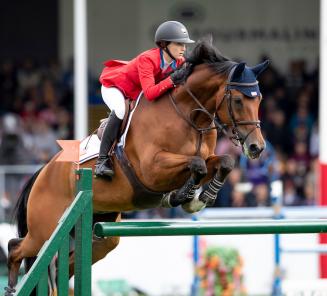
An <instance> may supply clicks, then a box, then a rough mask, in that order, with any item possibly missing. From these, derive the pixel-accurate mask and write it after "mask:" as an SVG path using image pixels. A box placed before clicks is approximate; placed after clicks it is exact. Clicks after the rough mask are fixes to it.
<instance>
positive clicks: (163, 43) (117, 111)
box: [95, 21, 194, 177]
mask: <svg viewBox="0 0 327 296" xmlns="http://www.w3.org/2000/svg"><path fill="white" fill-rule="evenodd" d="M154 40H155V43H156V45H157V48H152V49H149V50H147V51H145V52H143V53H141V54H139V55H138V56H137V57H136V58H134V59H133V60H132V61H130V62H124V61H118V60H114V61H108V62H106V63H105V66H106V67H105V68H104V69H103V71H102V73H101V76H100V82H101V84H102V87H101V93H102V98H103V100H104V102H105V103H106V105H107V106H108V107H109V109H110V110H111V113H110V115H109V117H108V123H107V125H106V127H105V130H104V132H103V136H102V141H101V146H100V152H99V157H98V159H97V162H96V165H95V174H96V176H109V177H111V176H113V175H114V170H113V163H112V160H111V158H110V157H109V156H108V153H109V151H110V149H111V147H112V145H113V144H114V142H115V140H116V138H117V137H118V134H119V131H120V126H121V123H122V121H123V118H124V115H125V98H127V99H130V100H136V99H137V97H138V95H139V94H140V92H141V91H143V94H144V97H145V98H146V99H148V100H149V101H153V100H155V99H156V98H158V97H159V96H160V95H162V94H163V93H164V92H166V91H167V90H168V89H170V88H173V87H174V86H176V85H178V84H180V83H181V82H182V78H183V77H184V71H183V68H181V69H178V68H179V67H180V66H181V65H182V64H183V63H184V61H185V59H184V57H183V55H184V53H185V49H186V46H185V45H186V44H187V43H193V42H194V41H193V40H191V39H190V38H189V35H188V32H187V29H186V28H185V26H184V25H183V24H181V23H180V22H177V21H167V22H164V23H162V24H161V25H160V26H159V27H158V29H157V31H156V33H155V38H154ZM176 69H177V70H176ZM175 70H176V71H175ZM173 71H174V72H173Z"/></svg>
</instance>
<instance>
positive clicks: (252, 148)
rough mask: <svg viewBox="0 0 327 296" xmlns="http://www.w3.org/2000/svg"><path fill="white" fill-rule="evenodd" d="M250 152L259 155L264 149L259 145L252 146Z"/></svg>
mask: <svg viewBox="0 0 327 296" xmlns="http://www.w3.org/2000/svg"><path fill="white" fill-rule="evenodd" d="M249 150H250V152H251V153H253V154H258V153H260V152H261V151H262V149H261V148H260V147H259V146H258V145H257V144H251V145H250V146H249Z"/></svg>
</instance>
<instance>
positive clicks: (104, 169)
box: [94, 157, 115, 177]
mask: <svg viewBox="0 0 327 296" xmlns="http://www.w3.org/2000/svg"><path fill="white" fill-rule="evenodd" d="M94 174H95V175H96V176H97V177H113V176H114V174H115V172H114V169H113V163H112V161H111V159H110V158H109V157H107V158H103V159H101V158H98V160H97V162H96V164H95V170H94Z"/></svg>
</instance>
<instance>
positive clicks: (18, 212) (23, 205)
mask: <svg viewBox="0 0 327 296" xmlns="http://www.w3.org/2000/svg"><path fill="white" fill-rule="evenodd" d="M41 170H42V168H40V169H39V170H38V171H37V172H36V173H34V175H33V176H32V177H31V178H30V179H29V180H28V181H27V182H26V184H25V185H24V188H23V190H22V191H21V193H20V195H19V197H18V200H17V203H16V206H15V210H14V214H13V220H15V221H16V222H17V229H18V236H19V237H25V235H26V234H27V219H26V218H27V217H26V216H27V201H28V197H29V195H30V192H31V189H32V186H33V184H34V183H35V180H36V178H37V177H38V175H39V174H40V172H41Z"/></svg>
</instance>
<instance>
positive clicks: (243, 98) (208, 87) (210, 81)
mask: <svg viewBox="0 0 327 296" xmlns="http://www.w3.org/2000/svg"><path fill="white" fill-rule="evenodd" d="M267 65H268V61H266V62H264V63H261V64H259V65H257V66H254V67H249V66H247V65H246V64H245V63H238V62H234V61H232V60H230V59H228V58H226V57H224V56H223V55H222V54H221V53H220V51H219V50H218V49H216V48H215V47H214V46H213V45H212V44H211V43H210V42H208V41H200V42H198V43H197V44H196V45H195V47H194V49H193V50H192V51H191V52H190V54H189V57H188V58H187V60H186V63H185V64H184V74H185V75H184V76H185V77H184V80H183V83H182V84H181V85H179V86H177V87H175V88H174V89H172V90H170V91H168V92H166V93H164V94H163V95H162V96H161V97H160V98H159V99H157V100H156V101H153V102H149V101H148V100H146V99H144V98H141V99H140V101H139V105H138V107H137V108H136V110H135V111H134V115H133V118H132V121H131V124H130V128H129V130H128V134H127V137H126V144H125V148H124V150H123V151H118V150H117V149H116V153H115V156H116V157H115V159H114V169H115V172H116V174H115V176H114V177H113V178H112V180H110V181H108V180H107V179H105V178H95V179H94V182H93V211H94V222H97V221H120V219H121V214H120V213H121V212H123V211H133V210H142V209H147V208H154V207H160V206H165V207H176V206H179V205H181V206H183V208H184V209H185V210H186V211H189V212H193V211H198V210H200V209H202V208H203V207H205V206H208V205H211V204H212V203H213V201H214V199H215V198H216V196H217V192H218V191H219V189H220V188H221V186H222V185H223V183H224V181H225V179H226V177H227V175H228V174H229V172H230V171H231V170H232V169H233V167H234V160H233V159H232V157H230V156H229V155H220V156H217V155H215V154H214V149H215V146H216V143H217V135H218V133H217V131H219V132H223V133H225V134H226V135H228V136H229V137H230V139H231V141H233V142H235V143H236V144H239V145H241V146H242V150H243V153H245V155H247V156H248V157H249V158H258V157H259V156H260V154H261V152H262V151H263V150H264V148H265V141H264V139H263V136H262V134H261V129H260V121H259V119H258V110H259V105H260V102H261V100H262V96H261V94H260V92H258V91H257V90H258V81H257V80H256V77H257V76H258V75H259V74H260V73H261V72H262V71H263V70H264V69H265V68H266V67H267ZM251 75H252V76H251ZM249 77H250V78H249ZM228 130H229V132H228ZM119 155H120V156H119ZM122 155H123V156H124V157H125V165H124V162H122V161H118V159H120V160H121V159H122V158H124V157H123V156H122ZM57 158H58V155H56V156H54V157H53V158H52V159H51V160H50V161H49V162H48V163H47V164H46V165H45V166H44V167H43V168H42V169H40V170H39V171H38V172H36V173H35V175H34V176H33V177H32V178H31V179H30V180H29V181H28V183H27V184H26V186H25V188H24V189H23V191H22V193H21V195H20V197H19V200H18V203H17V213H16V219H17V224H18V233H19V238H14V239H12V240H10V241H9V243H8V250H9V255H8V287H7V294H6V295H12V293H13V291H15V286H16V284H17V277H18V271H19V268H20V265H21V262H22V260H23V259H25V260H26V261H25V263H27V264H26V269H27V270H28V269H29V268H30V267H31V264H32V262H33V259H35V256H36V255H37V254H38V252H39V250H40V248H41V247H42V245H43V244H44V242H45V241H46V240H48V239H49V237H50V236H51V234H52V232H53V231H54V229H55V227H56V226H57V223H58V220H59V219H60V217H61V216H62V214H63V213H64V211H65V209H66V208H67V207H68V206H69V205H70V204H71V203H72V201H73V198H74V190H75V173H74V172H75V164H74V163H71V162H57V161H56V159H57ZM126 159H127V165H126ZM94 164H95V160H94V159H93V160H90V161H88V162H86V163H84V164H82V165H81V167H86V168H94ZM126 167H127V169H129V171H130V172H129V173H128V170H126ZM131 171H132V172H131ZM126 172H127V173H126ZM130 175H132V178H131V177H130ZM133 180H134V181H133ZM133 183H134V184H133ZM203 184H206V185H207V186H206V187H205V188H206V189H204V190H203V191H202V192H201V194H200V195H199V196H197V198H196V194H195V191H196V190H197V189H198V188H200V186H202V185H203ZM45 221H46V223H45ZM118 243H119V238H116V237H108V238H99V237H94V238H93V240H92V247H93V249H92V252H93V253H92V264H93V263H95V262H97V261H99V260H101V259H102V258H104V257H105V256H106V255H107V254H108V253H109V252H110V251H112V250H113V249H114V248H116V247H117V245H118ZM69 260H70V262H69V272H70V276H72V275H73V274H74V252H73V251H72V252H71V255H70V259H69Z"/></svg>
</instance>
